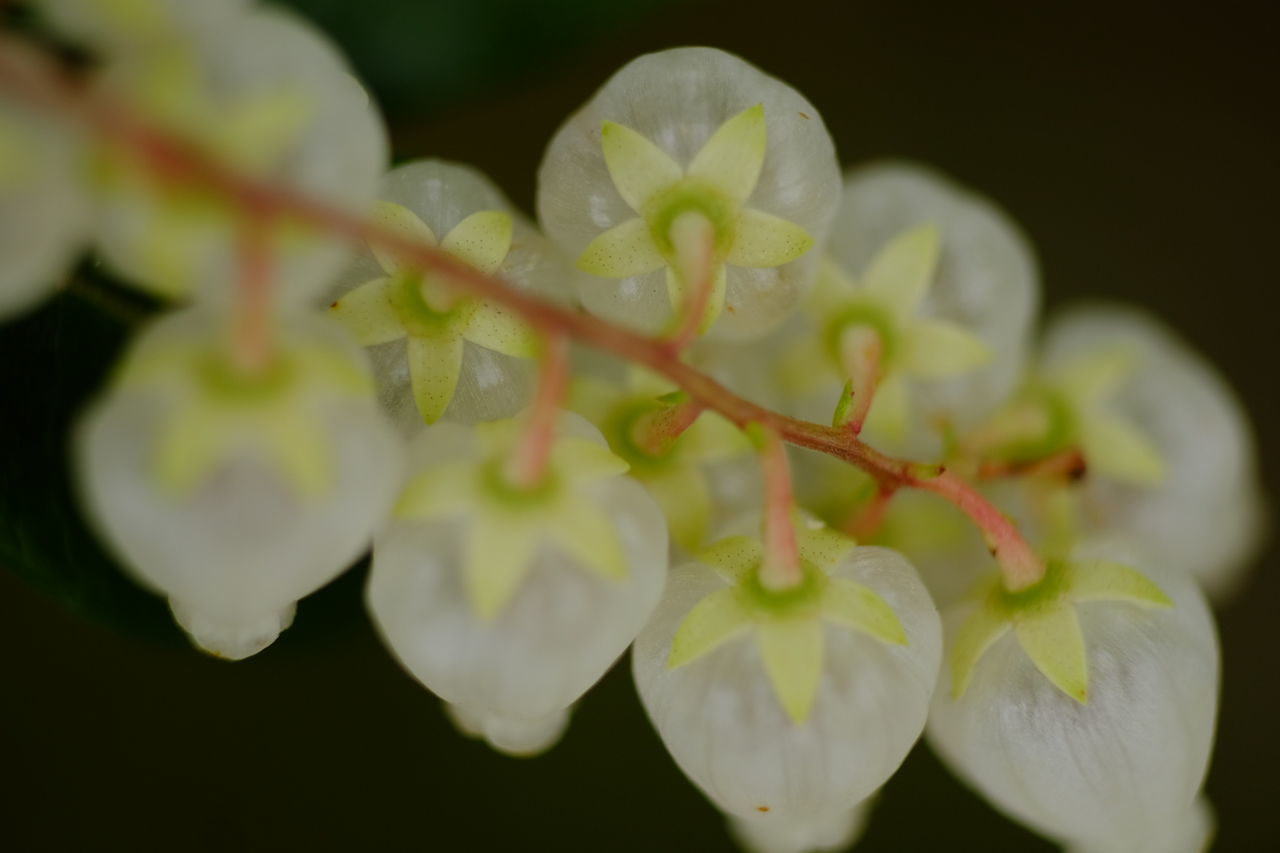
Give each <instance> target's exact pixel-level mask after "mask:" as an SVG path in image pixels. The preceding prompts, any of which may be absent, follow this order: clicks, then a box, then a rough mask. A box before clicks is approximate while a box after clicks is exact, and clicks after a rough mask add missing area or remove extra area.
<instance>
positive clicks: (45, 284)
mask: <svg viewBox="0 0 1280 853" xmlns="http://www.w3.org/2000/svg"><path fill="white" fill-rule="evenodd" d="M85 178H86V170H85V162H84V152H83V150H82V145H81V140H80V139H79V138H77V137H76V136H75V135H74V134H73V133H72V131H71V130H70V129H69V128H66V127H63V126H62V125H60V124H59V123H57V122H56V121H54V120H49V119H47V118H45V117H42V116H34V115H31V114H29V113H28V112H27V111H26V110H25V109H23V108H22V107H20V106H19V105H17V104H12V103H10V102H8V101H4V100H0V318H4V317H6V316H9V315H11V314H16V313H18V312H20V311H23V310H25V309H27V308H29V307H31V306H32V305H33V304H35V303H36V302H37V301H38V300H40V299H42V298H43V297H45V296H47V295H48V294H50V293H52V292H53V290H54V289H55V288H56V287H57V286H58V285H59V284H61V283H62V282H61V277H62V275H63V274H64V273H65V272H66V270H67V268H68V267H70V266H71V263H72V261H74V260H75V256H76V253H77V252H78V251H79V250H80V248H81V247H82V245H83V244H84V242H85V239H86V236H87V231H88V227H89V212H90V211H89V199H88V193H87V192H86V190H85V188H84V183H83V182H84V180H85Z"/></svg>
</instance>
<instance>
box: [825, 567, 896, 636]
mask: <svg viewBox="0 0 1280 853" xmlns="http://www.w3.org/2000/svg"><path fill="white" fill-rule="evenodd" d="M822 615H823V616H825V617H826V618H828V619H830V620H831V621H832V622H838V623H840V624H841V625H847V626H849V627H850V628H854V629H856V630H858V631H861V632H863V633H864V634H868V635H870V636H872V637H875V638H876V639H877V640H879V641H880V642H882V643H891V644H893V645H896V646H905V645H906V644H907V632H906V630H905V629H904V628H903V627H902V622H901V621H899V620H898V614H896V613H894V612H893V608H892V607H890V606H889V603H888V602H887V601H885V600H884V599H883V598H881V597H880V596H879V595H877V594H876V592H875V590H873V589H872V588H871V587H869V586H867V585H866V584H860V583H858V582H857V581H851V580H848V579H847V578H832V579H831V581H830V583H829V585H828V586H827V588H826V590H825V591H824V593H823V597H822Z"/></svg>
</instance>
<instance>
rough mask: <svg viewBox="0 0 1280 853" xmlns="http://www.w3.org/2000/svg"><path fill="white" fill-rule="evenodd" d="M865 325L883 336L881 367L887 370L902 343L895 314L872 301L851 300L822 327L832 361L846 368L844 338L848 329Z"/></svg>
mask: <svg viewBox="0 0 1280 853" xmlns="http://www.w3.org/2000/svg"><path fill="white" fill-rule="evenodd" d="M858 326H863V327H866V328H868V329H871V330H873V331H874V332H875V333H876V335H877V336H878V337H879V338H880V367H881V369H882V370H885V369H887V368H888V367H889V366H890V365H891V364H892V363H893V360H894V358H895V357H896V356H897V353H898V351H899V349H900V348H901V347H900V342H899V340H898V338H899V336H898V333H897V328H896V324H895V323H894V320H893V315H892V314H890V313H889V311H888V309H886V308H883V307H881V306H880V305H877V304H876V303H874V302H870V301H857V302H852V303H850V304H848V305H847V306H845V308H844V310H843V311H841V312H840V313H838V314H837V315H836V316H835V317H833V318H832V319H831V320H829V321H828V322H827V325H826V328H825V329H824V330H823V335H822V345H823V349H824V351H825V352H826V353H827V357H828V358H830V359H831V362H832V363H833V364H835V365H837V366H838V367H839V369H840V370H841V371H843V370H844V358H843V354H842V352H841V341H842V340H843V339H844V335H845V332H846V331H848V330H849V329H853V328H856V327H858Z"/></svg>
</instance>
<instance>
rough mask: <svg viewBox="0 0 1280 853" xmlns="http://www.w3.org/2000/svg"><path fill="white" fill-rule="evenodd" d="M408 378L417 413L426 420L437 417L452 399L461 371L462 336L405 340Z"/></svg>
mask: <svg viewBox="0 0 1280 853" xmlns="http://www.w3.org/2000/svg"><path fill="white" fill-rule="evenodd" d="M408 354H409V378H410V380H411V381H412V384H413V399H414V402H416V403H417V404H418V413H419V414H421V415H422V419H423V420H424V421H426V422H427V423H429V424H433V423H435V422H436V421H438V420H440V416H441V415H443V414H444V410H445V409H447V408H449V401H451V400H452V399H453V389H454V388H456V387H457V385H458V377H459V375H461V373H462V338H461V337H460V336H459V335H454V334H448V333H446V334H443V335H440V336H439V337H416V336H415V337H411V338H409V341H408Z"/></svg>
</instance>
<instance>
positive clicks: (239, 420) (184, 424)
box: [76, 309, 401, 659]
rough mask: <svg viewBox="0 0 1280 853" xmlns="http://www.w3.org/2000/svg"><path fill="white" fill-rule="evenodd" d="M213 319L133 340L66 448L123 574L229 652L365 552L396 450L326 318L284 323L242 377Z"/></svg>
mask: <svg viewBox="0 0 1280 853" xmlns="http://www.w3.org/2000/svg"><path fill="white" fill-rule="evenodd" d="M218 320H219V315H217V314H216V313H215V312H210V311H208V310H204V309H192V310H189V311H185V312H182V313H180V314H175V315H171V316H169V317H167V318H165V319H163V320H161V321H159V322H157V323H156V324H155V325H154V326H152V327H151V328H149V329H148V330H147V331H146V332H144V333H143V334H142V335H141V336H140V337H139V338H138V340H137V341H136V342H135V344H134V346H133V348H132V349H131V350H130V352H129V354H128V356H127V358H126V360H125V362H124V363H123V365H122V367H121V369H120V372H119V375H118V377H117V379H116V381H115V383H114V384H113V386H112V387H111V388H110V389H108V391H107V392H106V393H105V394H104V396H103V397H102V399H101V400H99V401H98V403H97V404H96V405H95V406H94V407H93V408H92V409H91V411H90V412H89V413H88V415H87V416H86V418H85V421H84V423H83V424H82V425H81V428H80V430H79V432H78V434H77V437H76V451H77V454H78V469H79V477H80V485H81V491H82V495H83V498H84V501H85V504H86V507H87V509H88V510H89V515H90V518H91V520H92V521H94V522H95V523H96V525H97V526H98V528H99V530H100V531H101V533H102V535H103V536H104V538H105V539H106V540H107V542H108V543H109V544H110V545H111V546H112V548H113V549H114V551H115V552H116V553H117V554H118V555H119V556H120V558H121V560H122V562H123V563H124V565H125V567H126V568H127V569H129V570H130V571H131V572H132V573H133V574H134V575H135V576H136V577H137V578H138V580H140V581H141V582H142V583H144V584H145V585H146V586H148V587H150V588H152V589H154V590H155V591H157V592H159V593H161V594H163V595H165V596H166V597H168V599H169V601H170V604H171V606H172V608H173V611H174V614H175V616H176V617H177V619H178V622H179V623H180V624H181V625H182V626H183V627H184V628H185V629H186V630H187V632H188V633H190V634H191V636H192V639H193V640H194V641H195V642H196V643H197V644H199V645H200V646H201V647H202V648H204V649H205V650H207V651H209V652H211V653H213V654H215V655H218V656H220V657H226V658H232V659H238V658H243V657H247V656H249V655H252V654H255V653H257V652H259V651H261V650H262V649H263V648H265V647H266V646H268V645H270V644H271V642H273V641H274V640H275V638H276V636H277V635H278V634H279V632H280V631H281V630H283V629H284V628H285V627H287V626H288V624H289V622H290V621H291V620H292V617H293V611H294V604H295V602H296V601H298V599H300V598H302V597H304V596H306V595H308V594H310V593H311V592H313V591H314V590H316V589H318V588H319V587H321V586H323V585H324V584H325V583H328V582H329V581H330V580H332V579H333V578H334V577H335V576H336V575H337V574H339V573H340V572H341V571H342V570H343V569H345V568H346V567H347V566H348V565H349V564H350V563H351V562H353V561H354V560H355V559H356V557H358V556H359V555H360V552H361V551H362V550H364V548H365V547H366V546H367V545H368V543H369V540H370V538H371V534H372V532H373V528H374V526H375V525H376V524H377V523H378V522H379V520H380V519H381V518H382V516H383V515H384V514H385V513H386V512H387V511H388V509H389V508H390V505H391V501H392V500H393V498H394V492H395V487H396V485H397V483H398V480H399V464H400V457H401V447H400V442H399V439H398V437H397V436H396V435H395V432H394V431H393V430H392V429H391V427H390V425H389V424H388V423H387V422H386V421H385V418H384V416H383V415H382V413H381V412H380V411H379V409H378V407H377V403H376V400H375V399H374V397H373V389H372V382H371V381H370V378H369V375H368V371H367V366H366V365H365V363H364V360H363V358H362V356H361V354H360V352H359V350H358V349H357V348H356V347H355V346H354V345H353V344H352V343H351V342H350V340H349V339H348V337H347V336H346V335H345V333H344V332H343V330H342V329H341V327H339V326H337V324H335V323H333V322H332V321H329V320H327V319H325V318H323V317H314V316H292V317H287V318H284V319H282V320H281V321H280V322H279V323H278V326H277V329H278V335H279V349H278V351H277V354H276V356H275V358H274V359H273V361H272V362H271V363H270V365H269V366H268V367H267V368H266V369H265V370H264V371H263V372H261V373H259V374H254V375H247V374H244V373H242V372H239V371H238V370H237V369H236V368H235V367H234V365H233V364H232V362H231V361H230V360H229V359H228V357H227V353H226V349H225V340H224V337H223V336H224V333H225V331H226V330H225V328H223V326H222V324H221V323H220V322H218Z"/></svg>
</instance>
